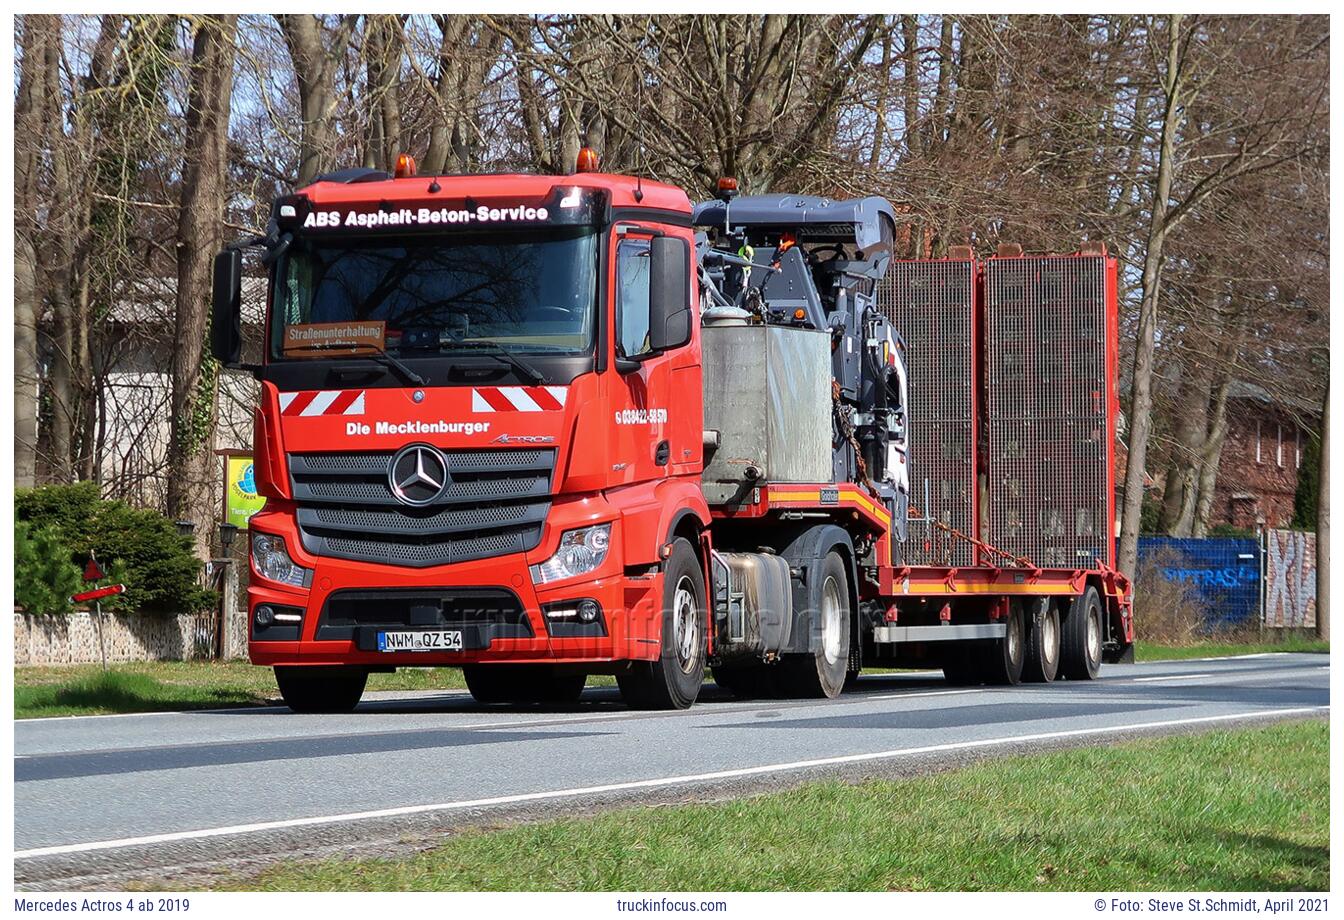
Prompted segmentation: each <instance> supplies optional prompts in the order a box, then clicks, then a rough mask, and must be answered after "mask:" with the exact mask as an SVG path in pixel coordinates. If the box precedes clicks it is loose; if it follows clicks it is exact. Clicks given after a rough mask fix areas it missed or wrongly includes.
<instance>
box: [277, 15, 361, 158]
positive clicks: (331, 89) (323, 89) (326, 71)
mask: <svg viewBox="0 0 1344 920" xmlns="http://www.w3.org/2000/svg"><path fill="white" fill-rule="evenodd" d="M276 19H278V20H279V22H280V31H281V33H283V35H284V37H285V45H286V47H288V48H289V57H290V60H291V61H292V62H293V64H294V80H295V82H296V83H297V84H298V87H299V119H300V121H301V122H302V126H301V130H300V134H299V174H298V184H299V185H307V184H308V183H309V182H311V181H312V180H313V179H314V178H315V177H316V176H317V175H318V174H319V173H320V172H322V170H323V169H325V168H327V167H328V166H329V164H330V160H331V153H332V116H333V115H334V114H335V112H336V101H337V99H336V89H335V87H336V63H337V54H342V55H343V54H344V53H345V45H346V42H347V41H348V40H349V37H350V31H351V29H352V27H353V19H354V17H352V16H345V17H342V21H341V28H340V31H339V32H338V34H337V35H336V37H335V40H334V41H333V42H332V47H333V51H330V52H329V51H328V50H327V46H326V43H325V42H324V41H323V37H322V22H321V19H320V18H319V17H317V16H312V15H309V14H307V13H286V14H284V15H280V16H277V17H276Z"/></svg>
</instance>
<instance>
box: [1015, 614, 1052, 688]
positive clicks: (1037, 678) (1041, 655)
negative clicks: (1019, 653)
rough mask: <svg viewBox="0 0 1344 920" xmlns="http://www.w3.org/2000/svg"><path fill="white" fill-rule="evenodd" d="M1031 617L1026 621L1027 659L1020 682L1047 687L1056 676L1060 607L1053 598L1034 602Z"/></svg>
mask: <svg viewBox="0 0 1344 920" xmlns="http://www.w3.org/2000/svg"><path fill="white" fill-rule="evenodd" d="M1029 609H1030V610H1031V611H1032V616H1031V617H1029V618H1028V620H1027V657H1026V661H1025V662H1023V665H1022V679H1023V680H1024V681H1026V682H1027V683H1032V684H1048V683H1050V681H1052V680H1054V679H1055V675H1056V674H1058V673H1059V649H1060V638H1059V605H1058V604H1057V603H1055V601H1054V600H1053V599H1052V598H1048V597H1043V598H1040V599H1038V600H1036V601H1033V602H1032V604H1031V606H1030V608H1029Z"/></svg>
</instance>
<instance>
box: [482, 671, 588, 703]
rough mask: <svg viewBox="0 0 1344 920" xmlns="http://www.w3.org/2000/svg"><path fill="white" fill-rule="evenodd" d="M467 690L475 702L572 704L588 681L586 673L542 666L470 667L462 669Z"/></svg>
mask: <svg viewBox="0 0 1344 920" xmlns="http://www.w3.org/2000/svg"><path fill="white" fill-rule="evenodd" d="M462 676H463V677H464V678H466V681H467V689H468V690H470V691H471V696H472V698H473V699H475V700H476V702H478V703H487V704H489V703H573V702H575V701H576V700H578V698H579V696H580V695H581V694H582V693H583V687H584V684H586V683H587V682H588V675H586V674H556V673H555V669H554V668H552V667H551V666H550V665H545V664H469V665H464V666H463V667H462Z"/></svg>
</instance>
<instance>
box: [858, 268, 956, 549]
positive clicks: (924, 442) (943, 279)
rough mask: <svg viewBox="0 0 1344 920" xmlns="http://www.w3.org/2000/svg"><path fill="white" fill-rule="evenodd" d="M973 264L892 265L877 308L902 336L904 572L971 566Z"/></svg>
mask: <svg viewBox="0 0 1344 920" xmlns="http://www.w3.org/2000/svg"><path fill="white" fill-rule="evenodd" d="M975 275H976V272H975V262H974V261H972V260H970V259H934V260H914V261H901V262H893V263H892V265H891V268H890V270H889V271H888V272H887V275H886V278H884V279H883V282H882V284H881V285H880V286H879V288H878V307H879V309H880V310H881V311H882V313H883V314H885V315H886V317H887V319H888V320H890V321H891V323H892V324H893V325H894V326H895V327H896V330H897V331H898V332H899V333H900V334H901V335H902V337H904V339H905V343H906V354H905V359H906V370H907V377H908V380H909V384H908V386H909V394H908V402H909V418H908V420H907V423H906V424H907V432H908V439H909V445H908V446H909V459H910V507H911V511H910V518H909V528H910V529H909V536H908V538H907V540H906V543H905V546H904V547H903V550H902V551H901V561H902V562H903V563H904V564H906V565H932V566H967V565H973V564H974V562H975V559H974V547H973V546H972V545H971V544H970V543H968V542H966V541H965V540H959V539H956V538H954V537H953V536H952V535H951V534H949V533H948V532H947V531H946V530H945V529H943V528H940V527H938V526H937V524H938V523H942V524H944V525H946V526H947V527H951V528H954V529H956V530H958V531H961V532H962V533H966V534H973V533H975V529H974V517H975V456H976V444H975V436H974V432H975V423H974V420H975V332H974V330H975V303H976V301H975V295H976V277H975Z"/></svg>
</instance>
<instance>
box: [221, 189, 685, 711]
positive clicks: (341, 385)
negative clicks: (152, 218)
mask: <svg viewBox="0 0 1344 920" xmlns="http://www.w3.org/2000/svg"><path fill="white" fill-rule="evenodd" d="M690 215H691V206H690V202H689V200H688V199H687V197H686V194H685V192H683V191H682V190H680V189H678V188H675V187H672V186H668V185H664V184H660V183H656V182H650V181H644V180H640V179H636V178H632V177H625V176H615V175H605V174H599V173H595V172H588V173H580V174H575V175H570V176H531V175H492V176H416V175H405V176H397V177H391V176H388V175H387V174H385V173H378V172H374V171H371V170H347V171H344V172H341V173H335V174H332V175H329V176H325V177H321V178H319V179H318V180H317V181H315V182H314V183H313V184H311V185H309V186H307V187H306V188H303V189H301V190H299V191H298V192H296V193H295V194H293V195H289V196H285V197H283V198H280V199H279V200H277V202H276V203H275V206H274V211H273V219H272V222H271V225H270V228H269V230H268V234H267V235H266V237H263V238H258V239H256V240H252V241H250V243H251V244H253V245H255V246H259V247H261V248H263V249H264V251H265V254H264V257H263V258H264V261H265V262H266V264H267V265H268V271H269V276H270V285H269V301H268V309H267V322H266V340H265V344H264V356H263V358H262V361H261V363H260V364H259V365H255V366H251V368H250V369H251V370H252V371H253V373H254V374H256V375H257V376H258V377H259V379H260V380H261V399H260V405H259V407H258V408H257V410H256V424H255V465H256V471H257V486H258V491H259V492H260V493H261V494H262V495H264V496H265V497H266V499H267V504H266V507H265V510H264V511H262V512H260V513H258V514H257V515H255V516H254V517H253V518H252V520H251V524H250V528H251V538H252V577H251V584H250V587H249V589H248V611H249V629H250V645H249V651H250V656H251V659H252V661H253V662H254V663H256V664H259V665H268V666H272V667H274V668H275V672H276V676H277V680H278V682H279V685H280V689H281V691H282V693H283V695H284V697H285V700H286V702H288V703H289V704H290V705H291V706H292V707H293V708H295V709H299V710H319V711H321V710H344V709H349V708H351V707H353V706H354V705H355V703H356V702H357V701H358V699H359V696H360V694H361V693H362V691H363V688H364V683H365V679H366V677H367V675H368V673H369V672H370V671H380V670H390V669H394V668H397V667H404V666H444V665H452V666H463V667H465V669H466V673H467V680H468V683H469V686H470V687H471V689H472V691H473V693H475V694H476V696H477V697H478V698H479V699H482V700H483V701H519V700H525V699H532V700H565V699H572V698H574V697H577V695H578V693H579V692H580V691H581V690H582V688H583V685H584V679H585V675H586V674H587V673H590V672H595V671H606V672H609V673H616V674H617V676H618V679H619V680H620V682H621V686H622V689H623V690H624V691H625V695H626V697H627V698H628V699H629V700H631V701H632V702H634V703H636V704H643V705H652V706H667V705H673V706H677V705H688V704H689V701H690V699H693V698H694V691H695V690H698V687H699V684H700V682H701V680H702V675H703V672H704V667H705V654H706V652H705V649H706V644H707V635H708V623H707V619H706V617H707V615H706V591H705V580H704V572H705V568H706V564H705V559H706V552H707V548H706V547H704V546H702V545H701V542H700V539H699V534H700V533H701V532H702V531H703V530H704V528H705V527H707V526H708V524H709V520H710V514H709V509H708V507H707V505H706V502H705V498H704V495H703V493H702V491H701V489H700V473H701V469H702V459H703V458H702V449H703V448H702V425H701V421H702V419H701V391H700V341H699V323H698V322H697V321H695V314H694V312H693V310H694V307H693V305H694V304H695V303H696V299H697V297H698V292H697V290H696V279H695V272H694V271H693V262H692V258H693V249H694V239H693V234H692V230H691V221H690ZM240 249H241V247H237V248H231V249H229V250H226V251H225V252H223V253H221V254H220V256H219V257H218V258H217V260H216V318H215V329H214V339H215V351H216V354H217V355H219V356H220V357H221V358H222V359H223V360H224V361H225V363H226V364H230V365H232V366H235V367H237V366H242V365H240V363H239V355H240V346H241V340H240V336H239V333H238V325H237V315H238V310H237V307H238V297H239V294H238V290H239V279H240V276H241V258H240V255H241V254H240ZM669 579H672V580H673V581H675V583H672V581H669ZM669 631H670V632H669ZM669 639H671V640H674V641H669ZM688 694H689V695H690V696H689V699H688V698H687V695H688Z"/></svg>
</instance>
